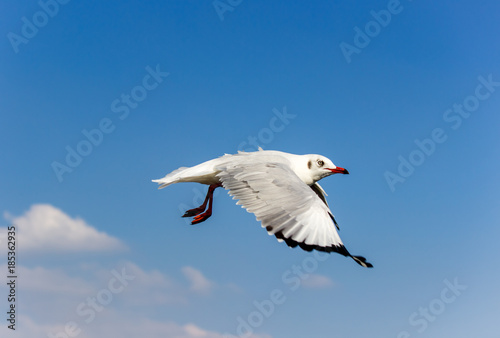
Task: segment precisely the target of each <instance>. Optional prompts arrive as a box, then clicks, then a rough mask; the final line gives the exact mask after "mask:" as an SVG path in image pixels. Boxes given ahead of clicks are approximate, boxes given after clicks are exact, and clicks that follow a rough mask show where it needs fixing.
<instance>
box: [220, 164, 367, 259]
mask: <svg viewBox="0 0 500 338" xmlns="http://www.w3.org/2000/svg"><path fill="white" fill-rule="evenodd" d="M218 169H220V173H218V174H217V176H218V177H219V179H220V181H221V182H222V185H223V187H224V188H225V189H228V190H229V194H230V195H232V196H233V198H234V199H238V200H239V201H238V203H237V204H239V205H242V206H243V207H244V208H245V209H246V210H247V211H249V212H251V213H254V214H255V216H256V217H257V220H258V221H261V222H262V227H264V228H266V230H267V231H268V233H269V234H270V235H275V236H276V238H278V240H283V241H285V242H286V244H287V245H288V246H290V247H296V246H300V247H301V248H302V249H304V250H306V251H311V250H313V249H315V250H319V251H326V252H332V251H335V252H338V253H340V254H342V255H344V256H351V255H350V254H349V252H348V251H347V250H346V248H345V247H344V244H343V243H342V241H341V239H340V237H339V235H338V233H337V230H336V228H335V223H334V219H333V216H332V214H331V212H330V209H329V208H328V206H327V204H326V203H324V201H322V200H321V198H320V196H319V194H318V191H317V190H314V191H313V189H311V188H310V187H309V186H308V185H306V184H305V183H304V182H302V180H301V179H300V178H299V177H298V176H297V175H296V174H295V173H294V172H293V171H292V170H291V169H290V168H289V167H288V166H287V165H285V164H282V163H262V162H261V163H242V164H236V165H235V164H229V163H228V164H226V165H224V166H223V167H220V168H218ZM358 263H360V262H358ZM360 264H361V263H360ZM361 265H363V264H361Z"/></svg>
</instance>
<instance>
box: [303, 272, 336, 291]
mask: <svg viewBox="0 0 500 338" xmlns="http://www.w3.org/2000/svg"><path fill="white" fill-rule="evenodd" d="M302 286H303V287H305V288H307V289H325V288H330V287H332V286H333V281H332V280H331V279H330V278H328V277H326V276H323V275H318V274H312V275H309V277H308V278H306V279H304V280H303V281H302Z"/></svg>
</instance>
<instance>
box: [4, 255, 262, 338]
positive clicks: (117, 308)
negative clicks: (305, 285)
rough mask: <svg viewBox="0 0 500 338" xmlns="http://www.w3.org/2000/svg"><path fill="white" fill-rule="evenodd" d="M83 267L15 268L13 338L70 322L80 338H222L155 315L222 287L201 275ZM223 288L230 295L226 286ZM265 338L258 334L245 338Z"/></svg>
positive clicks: (125, 265) (53, 330)
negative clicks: (19, 283) (18, 280)
mask: <svg viewBox="0 0 500 338" xmlns="http://www.w3.org/2000/svg"><path fill="white" fill-rule="evenodd" d="M83 265H85V264H83ZM83 265H82V267H81V268H77V269H76V270H75V269H72V270H71V271H72V272H71V273H70V272H69V271H66V270H65V269H64V268H48V267H34V268H31V267H26V266H19V268H18V270H19V275H20V276H22V278H23V295H24V296H23V297H22V298H21V299H20V303H19V305H20V308H23V309H25V310H24V311H23V313H22V317H20V321H22V323H23V325H22V326H20V327H19V329H16V337H17V338H27V337H46V336H47V335H48V334H52V335H53V336H57V334H58V333H61V332H65V331H64V330H65V329H66V327H67V325H68V323H74V325H75V326H74V327H75V330H76V331H75V332H78V334H77V337H78V338H91V337H92V338H93V337H125V338H128V337H130V338H132V337H151V338H156V337H158V338H159V337H176V338H224V337H226V336H225V335H224V334H223V333H221V332H218V331H217V330H214V329H213V328H210V329H209V328H204V327H200V326H199V325H198V324H196V323H195V322H194V321H195V319H194V318H189V320H188V321H186V322H178V321H173V320H172V319H170V318H167V319H165V320H163V321H162V320H161V319H159V318H158V316H156V315H155V313H156V312H155V310H154V309H163V310H167V309H170V310H171V309H172V308H175V307H178V306H179V305H182V306H191V305H192V304H193V303H195V302H196V298H197V297H198V298H199V297H200V295H205V294H207V293H209V292H212V291H213V290H214V289H218V290H220V289H221V288H223V287H222V286H220V285H219V284H217V283H216V282H214V281H210V280H209V279H207V278H206V277H205V276H204V274H203V273H202V272H201V271H200V270H198V269H196V268H194V267H190V266H185V267H183V268H182V269H181V272H182V274H183V275H184V276H185V278H186V279H187V282H186V281H184V280H182V278H181V279H179V280H177V279H174V278H172V277H170V276H169V275H167V274H165V273H163V272H161V271H159V270H156V269H151V270H144V269H142V268H141V267H140V266H138V265H137V264H135V263H132V262H129V261H125V262H122V263H120V264H117V266H116V267H114V268H112V269H108V268H105V267H103V266H101V265H95V266H93V267H92V269H87V268H85V266H83ZM0 269H3V270H6V265H5V264H4V265H0ZM75 271H76V272H75ZM78 271H80V272H78ZM82 272H83V274H82ZM75 273H76V274H77V276H75ZM117 273H119V274H123V275H124V276H127V277H126V278H127V281H126V282H120V281H115V282H111V280H113V279H116V276H117ZM121 285H124V287H123V292H122V291H120V292H115V291H113V292H111V293H110V292H108V290H115V289H117V288H119V287H120V288H121ZM226 289H227V291H229V292H233V290H232V289H231V288H229V287H228V288H226ZM0 292H1V293H5V292H7V290H6V286H5V285H0ZM106 293H107V294H112V296H111V298H110V300H109V302H108V301H107V298H106V297H104V298H103V295H105V294H106ZM90 300H93V301H94V302H95V303H94V305H92V306H91V305H88V304H90V303H89V301H90ZM103 300H104V301H105V302H103ZM78 309H80V310H78ZM82 309H84V310H85V311H82ZM90 309H97V310H96V311H93V315H92V316H91V317H89V315H88V314H89V311H90ZM144 309H152V311H144ZM151 316H154V318H153V317H151ZM89 318H91V320H89ZM94 318H95V320H94ZM71 325H73V324H71ZM269 337H270V336H268V335H260V334H253V335H251V336H249V338H269Z"/></svg>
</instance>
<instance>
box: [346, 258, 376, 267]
mask: <svg viewBox="0 0 500 338" xmlns="http://www.w3.org/2000/svg"><path fill="white" fill-rule="evenodd" d="M351 257H352V259H354V261H355V262H356V263H358V264H359V265H361V266H363V267H365V268H373V265H372V264H371V263H369V262H367V261H366V258H364V257H363V256H351Z"/></svg>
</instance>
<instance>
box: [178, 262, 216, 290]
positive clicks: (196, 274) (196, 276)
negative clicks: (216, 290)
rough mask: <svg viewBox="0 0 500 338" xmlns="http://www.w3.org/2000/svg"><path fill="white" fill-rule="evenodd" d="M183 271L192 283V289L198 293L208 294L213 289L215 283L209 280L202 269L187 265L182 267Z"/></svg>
mask: <svg viewBox="0 0 500 338" xmlns="http://www.w3.org/2000/svg"><path fill="white" fill-rule="evenodd" d="M182 273H183V274H184V276H185V277H186V278H187V279H188V281H189V282H190V283H191V286H190V290H191V291H193V292H196V293H201V294H208V293H210V291H211V290H212V288H213V286H214V284H213V283H212V282H211V281H209V280H208V279H207V278H206V277H205V276H204V275H203V273H201V271H199V270H197V269H195V268H193V267H190V266H185V267H183V268H182Z"/></svg>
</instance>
